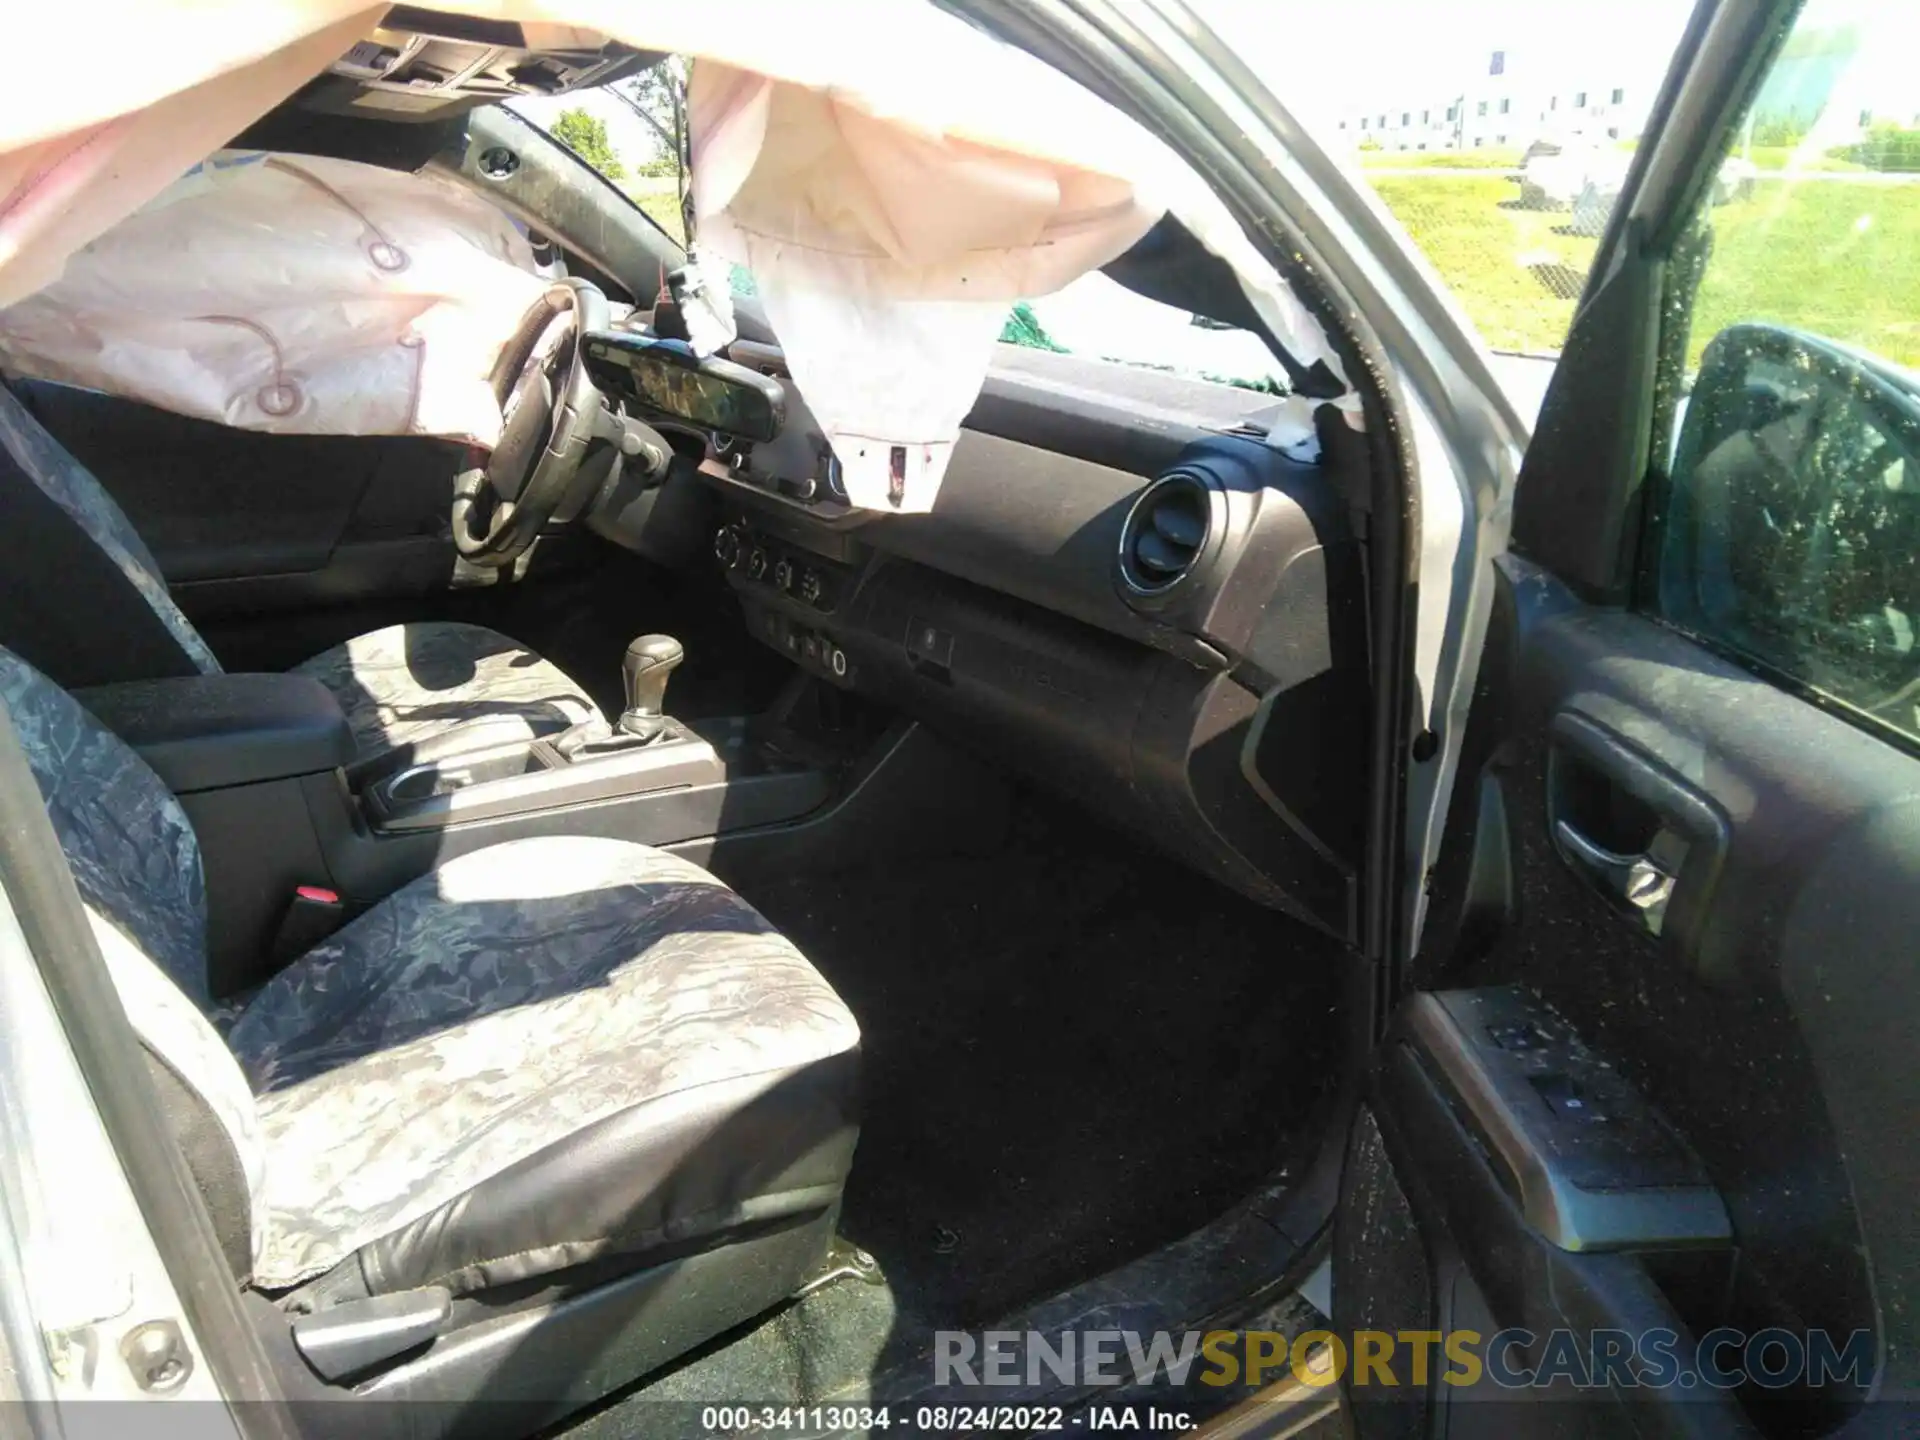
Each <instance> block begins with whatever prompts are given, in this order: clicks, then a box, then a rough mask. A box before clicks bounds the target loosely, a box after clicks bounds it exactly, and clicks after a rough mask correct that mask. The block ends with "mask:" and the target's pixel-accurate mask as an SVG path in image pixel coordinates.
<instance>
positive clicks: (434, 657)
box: [0, 385, 600, 759]
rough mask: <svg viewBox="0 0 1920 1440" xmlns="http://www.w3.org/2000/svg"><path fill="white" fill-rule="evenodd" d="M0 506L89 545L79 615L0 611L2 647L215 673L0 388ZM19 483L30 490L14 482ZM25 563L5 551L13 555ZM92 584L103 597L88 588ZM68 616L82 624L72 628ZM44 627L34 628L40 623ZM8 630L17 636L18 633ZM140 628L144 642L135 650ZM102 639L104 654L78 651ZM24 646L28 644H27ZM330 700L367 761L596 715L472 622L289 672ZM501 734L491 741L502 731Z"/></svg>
mask: <svg viewBox="0 0 1920 1440" xmlns="http://www.w3.org/2000/svg"><path fill="white" fill-rule="evenodd" d="M0 451H4V455H0V508H16V506H17V504H19V503H25V502H26V501H28V500H33V501H35V502H36V503H38V504H41V505H43V506H44V505H46V504H48V503H49V502H50V503H51V506H52V507H53V509H54V511H55V512H56V513H57V514H58V515H59V516H62V517H64V519H63V520H62V521H61V522H60V528H61V530H62V532H63V535H65V536H76V535H77V536H78V537H79V538H78V540H77V542H76V543H78V544H79V545H80V546H82V547H83V548H85V549H87V550H88V551H89V552H90V553H89V555H88V559H89V564H90V565H91V566H92V568H91V569H90V571H89V572H88V574H89V576H90V577H91V578H88V579H84V580H83V581H81V582H79V583H82V584H83V586H84V589H85V591H86V593H87V596H88V599H89V602H90V603H89V605H88V606H87V607H85V610H84V612H83V613H80V614H69V613H68V611H69V609H70V607H58V606H56V607H54V608H53V609H51V610H48V611H47V612H46V613H45V614H43V615H42V616H41V617H40V619H41V620H42V621H45V622H47V623H53V622H54V621H55V620H58V621H59V622H60V633H57V634H45V633H38V632H37V631H36V630H35V629H34V628H33V626H32V624H31V622H30V620H29V617H28V616H26V615H25V614H24V613H11V612H9V611H4V610H0V642H4V643H6V644H7V645H8V646H10V647H12V648H14V649H16V650H18V651H22V652H23V653H25V654H26V656H27V657H28V658H29V659H31V660H32V661H33V662H34V663H35V664H37V665H39V666H41V667H42V668H43V669H45V670H47V671H48V672H49V673H50V674H51V675H52V676H53V678H55V679H56V680H59V681H61V682H62V683H64V684H67V685H74V686H78V685H91V684H98V683H101V682H103V681H112V680H146V679H153V678H157V677H159V676H163V675H196V674H197V675H217V674H219V673H220V662H219V661H218V660H216V659H215V658H214V654H213V651H212V649H211V648H209V647H208V645H207V643H206V641H205V640H204V639H203V638H201V635H200V632H199V631H197V630H195V629H194V628H193V622H192V621H190V620H188V619H187V617H186V615H185V614H183V613H182V612H181V610H180V607H179V606H178V605H176V604H175V603H174V601H173V597H172V594H171V593H170V592H169V590H168V588H167V582H166V579H165V577H164V576H163V575H162V574H161V573H160V566H159V565H158V563H157V562H156V561H155V560H154V558H153V554H152V552H150V551H149V550H148V549H147V547H146V545H145V543H144V542H143V541H142V540H141V538H140V536H139V533H138V532H137V531H135V529H134V528H133V524H132V522H131V521H130V520H128V519H127V516H126V513H125V512H124V511H123V510H122V509H121V508H120V506H119V504H118V503H117V502H116V501H115V500H114V498H113V496H112V495H110V494H109V493H108V492H107V489H106V487H105V486H104V485H102V484H101V483H100V481H99V480H98V479H97V478H95V476H94V475H93V473H92V472H91V471H89V470H88V469H87V468H86V466H84V465H82V464H81V463H80V462H79V461H78V460H76V459H75V458H74V457H73V455H71V454H70V453H69V452H68V451H67V450H66V448H65V447H64V446H62V445H61V444H60V442H59V441H58V440H56V439H55V438H54V437H53V436H52V435H51V434H49V433H48V432H47V430H46V427H45V426H43V425H41V424H40V422H39V421H38V420H36V419H35V418H34V416H33V414H32V413H31V412H30V411H29V410H28V409H27V407H26V406H25V405H23V404H21V402H20V400H19V399H18V398H17V397H16V396H15V395H14V394H13V393H12V391H10V390H9V389H8V388H7V387H6V386H5V385H0ZM21 487H26V488H25V489H22V488H21ZM22 558H31V557H18V556H15V557H10V559H13V560H19V559H22ZM36 588H39V589H45V588H47V587H45V586H44V585H42V586H38V587H36V586H34V585H27V586H25V587H24V588H22V590H21V591H20V593H18V594H12V595H10V597H9V598H10V600H11V601H12V602H14V603H13V606H12V609H13V611H21V612H24V610H25V608H26V606H27V603H28V602H31V601H33V600H35V599H36V598H37V596H36ZM95 591H98V592H100V593H98V594H95V593H94V592H95ZM76 620H84V621H88V622H92V623H91V624H89V625H87V626H86V628H83V629H74V628H72V627H73V623H74V621H76ZM42 628H44V627H42ZM16 632H18V633H16ZM136 635H137V636H138V637H140V638H141V639H142V640H143V642H144V643H142V644H135V643H134V640H135V637H136ZM100 636H108V637H112V638H110V639H109V640H108V642H107V643H108V649H107V651H106V652H105V653H106V655H108V656H113V657H115V659H116V661H117V663H115V664H114V665H113V666H112V668H110V669H105V670H104V673H103V671H102V667H103V666H104V665H105V664H106V660H105V659H104V658H103V656H101V655H95V656H93V657H91V658H90V659H87V660H83V659H82V658H81V657H80V656H79V655H78V654H76V653H75V652H76V651H79V650H82V649H86V650H92V649H95V648H96V646H97V645H98V644H99V640H98V637H100ZM29 642H31V643H29ZM297 672H298V673H300V674H303V675H309V676H312V677H313V678H314V679H316V680H318V681H319V682H320V683H321V684H323V685H325V686H326V687H327V689H329V690H331V691H332V692H333V694H334V696H335V697H336V698H337V699H338V700H339V701H340V708H341V710H342V711H344V712H345V714H346V717H347V724H348V725H349V726H350V727H351V728H352V731H353V736H354V742H355V744H356V746H357V747H358V749H359V751H360V755H361V757H362V758H363V759H365V758H370V757H372V756H376V755H380V754H383V753H385V752H386V751H388V750H394V749H399V748H402V747H404V746H407V745H415V744H418V743H420V742H421V741H423V740H426V739H429V738H430V737H432V736H435V735H439V734H441V733H443V732H445V731H448V730H452V729H454V728H456V727H458V726H460V725H464V724H466V723H468V722H469V721H473V720H483V719H484V720H492V721H496V722H500V723H503V724H506V725H511V726H512V727H514V729H515V730H516V731H517V732H518V733H520V734H529V735H547V734H552V733H555V732H557V731H560V730H564V729H566V728H567V727H568V726H569V725H572V724H575V723H576V722H578V721H581V720H593V719H599V718H600V712H599V710H598V709H597V708H596V707H595V705H594V703H593V701H592V700H591V699H589V698H588V697H587V692H586V691H585V690H583V689H581V688H580V686H578V685H576V684H575V683H574V682H573V681H572V680H571V679H570V678H568V676H567V675H566V673H565V672H564V671H562V670H561V669H560V668H559V667H558V666H556V665H553V664H551V663H550V662H548V661H546V660H543V659H542V658H541V657H540V656H538V655H536V654H534V653H533V652H532V651H531V650H528V649H526V648H525V647H524V646H522V645H519V644H517V643H515V642H514V641H512V640H510V639H508V638H507V637H506V636H504V635H502V634H500V633H499V632H498V631H495V630H488V629H486V628H484V627H483V626H479V625H461V624H452V623H440V622H434V623H426V624H415V625H393V626H389V627H388V628H386V629H384V630H376V631H373V632H371V633H370V634H366V635H360V636H357V637H355V638H354V639H352V640H349V641H348V642H347V643H346V644H344V645H336V646H334V647H333V649H331V650H326V651H323V652H322V653H320V654H318V655H316V656H314V657H313V658H312V659H310V660H308V661H306V662H305V663H303V664H301V665H300V666H298V667H297ZM498 736H499V732H498V730H497V729H492V730H490V736H489V738H498Z"/></svg>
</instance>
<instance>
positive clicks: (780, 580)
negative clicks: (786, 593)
mask: <svg viewBox="0 0 1920 1440" xmlns="http://www.w3.org/2000/svg"><path fill="white" fill-rule="evenodd" d="M773 583H774V586H775V588H777V589H780V590H791V589H793V562H792V561H791V560H782V561H781V562H780V563H779V564H778V565H776V566H774V567H773Z"/></svg>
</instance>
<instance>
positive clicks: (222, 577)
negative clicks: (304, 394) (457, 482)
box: [19, 382, 464, 622]
mask: <svg viewBox="0 0 1920 1440" xmlns="http://www.w3.org/2000/svg"><path fill="white" fill-rule="evenodd" d="M19 389H20V391H21V393H22V396H23V398H24V399H25V400H26V402H27V403H28V404H29V405H30V406H31V407H32V409H33V411H34V413H35V414H36V415H37V416H38V417H39V419H40V421H41V423H42V424H44V425H45V426H46V427H47V429H48V430H49V431H51V432H52V433H53V435H54V436H55V437H56V438H58V439H59V441H60V442H61V443H62V444H63V445H65V446H66V447H67V449H69V450H70V451H72V452H73V454H74V455H75V456H76V457H77V458H78V459H79V460H80V462H81V463H82V464H84V465H85V466H86V467H87V468H88V469H89V470H91V471H92V472H93V473H94V475H95V476H97V477H98V478H99V480H100V482H101V483H102V484H103V485H105V486H106V488H107V490H108V491H109V492H110V493H111V494H112V495H113V497H114V499H115V500H117V501H118V502H119V504H120V507H121V508H122V509H123V510H125V511H126V513H127V517H128V519H129V520H131V521H132V522H133V526H134V528H135V529H136V530H137V531H138V532H139V533H140V537H141V538H142V539H143V540H144V541H146V544H147V548H148V549H149V550H151V551H152V552H153V556H154V558H155V559H156V560H157V561H158V562H159V563H160V568H161V570H162V572H163V573H164V574H165V575H166V577H167V581H168V583H169V585H170V586H171V587H172V589H173V592H174V595H175V598H176V599H177V600H178V601H179V603H180V606H181V608H182V609H184V610H185V611H186V612H187V613H188V615H189V616H190V617H191V618H193V619H194V620H195V621H196V622H205V621H207V620H212V619H218V618H220V617H222V616H226V615H232V614H247V613H255V612H258V611H260V610H277V609H301V608H306V607H311V606H319V605H329V604H341V603H348V602H360V601H376V600H383V599H396V598H401V597H406V596H418V595H422V594H431V593H433V592H434V591H436V590H444V589H445V588H446V586H447V584H448V582H449V581H450V579H451V577H452V575H453V572H454V551H453V544H452V540H451V538H450V536H449V534H448V531H447V509H448V503H449V500H450V498H451V494H452V484H453V477H454V475H455V474H456V473H458V470H459V468H460V465H461V463H462V455H463V453H464V452H463V450H462V448H461V447H460V446H458V445H455V444H452V443H450V442H447V441H442V440H428V439H420V438H416V437H399V436H393V437H388V436H376V437H362V436H343V435H264V434H259V433H256V432H253V431H247V430H236V429H232V428H230V427H227V426H224V425H216V424H213V423H211V422H209V421H205V420H196V419H190V418H188V417H186V416H182V415H175V414H172V413H170V412H168V411H164V410H158V409H155V408H153V407H151V406H148V405H142V404H139V403H137V402H135V401H130V400H124V399H120V398H118V397H116V396H111V395H104V394H100V393H98V392H96V391H91V390H80V389H75V388H73V387H70V386H65V385H55V384H48V383H45V382H33V383H29V384H24V385H22V386H20V387H19Z"/></svg>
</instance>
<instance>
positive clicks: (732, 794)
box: [77, 635, 841, 997]
mask: <svg viewBox="0 0 1920 1440" xmlns="http://www.w3.org/2000/svg"><path fill="white" fill-rule="evenodd" d="M681 658H682V651H681V648H680V646H679V643H678V642H677V641H675V640H673V639H672V638H671V637H668V636H659V635H650V636H642V637H641V638H640V639H639V640H636V641H635V642H634V643H633V645H632V646H630V647H629V649H628V653H627V658H626V662H625V665H624V667H623V668H624V675H625V679H626V688H627V706H626V709H625V710H624V711H623V712H622V713H621V715H620V716H619V717H618V719H617V720H616V721H614V722H612V723H608V722H605V721H600V720H594V721H590V722H586V723H584V724H580V725H576V726H574V727H573V728H572V729H570V730H566V731H562V732H560V733H558V734H552V735H544V736H538V737H535V736H530V735H529V734H528V733H527V731H526V729H525V727H524V725H523V724H522V723H521V722H520V721H519V720H518V719H517V718H514V717H505V716H502V717H493V718H482V719H478V720H474V721H471V722H469V723H467V724H464V725H460V726H458V727H456V728H454V729H452V730H449V731H445V732H442V733H441V734H439V735H436V736H433V737H431V738H430V739H428V740H426V741H424V742H421V743H418V744H414V745H409V746H405V747H402V748H401V749H398V750H394V751H390V752H388V753H386V754H384V755H381V756H377V757H373V758H372V759H369V760H357V759H356V758H355V753H354V744H353V738H352V735H351V734H350V732H349V730H348V727H347V723H346V720H345V718H344V716H343V715H342V714H341V711H340V706H339V703H338V701H336V700H335V698H334V697H333V695H332V694H331V693H330V692H329V691H327V690H326V689H325V688H324V687H323V686H321V685H320V684H319V683H318V682H316V681H314V680H311V679H309V678H307V677H304V676H299V675H216V676H191V677H182V678H176V679H168V680H156V681H142V682H137V683H133V684H125V685H108V686H99V687H96V688H94V689H91V690H85V691H81V692H78V696H77V698H79V699H80V701H81V702H82V703H83V704H85V705H87V706H88V707H89V708H90V709H91V710H92V711H93V712H94V714H95V715H96V716H97V717H98V718H99V719H100V720H101V721H102V722H103V723H105V724H106V725H107V726H108V728H110V729H112V730H113V731H115V732H116V733H117V734H118V735H120V737H121V738H122V739H124V740H125V741H127V742H128V743H129V744H130V745H132V746H133V748H134V749H135V750H137V751H138V752H140V754H141V755H142V756H143V757H144V758H145V759H146V761H147V762H148V764H150V765H151V766H152V767H153V768H154V770H155V772H156V773H157V774H158V775H159V776H160V778H161V779H162V780H164V781H165V782H166V783H167V785H168V787H169V788H170V789H171V790H173V792H174V793H175V795H176V796H177V797H178V798H179V800H180V803H181V806H182V808H183V809H184V810H185V811H186V813H187V817H188V819H189V820H190V821H191V823H192V825H193V828H194V831H195V834H196V835H197V836H198V838H199V841H200V848H201V853H202V858H203V861H204V869H205V874H206V884H207V908H208V951H209V971H208V984H209V988H210V990H211V992H212V994H213V995H214V996H215V997H223V996H226V995H230V994H233V993H235V992H238V991H241V990H244V989H246V988H247V987H249V986H251V985H253V984H256V983H258V982H259V981H261V980H264V979H265V978H267V976H269V975H270V974H272V973H273V972H274V971H275V970H276V969H278V968H280V967H281V966H283V965H285V964H286V963H287V962H288V961H290V960H292V959H293V958H295V957H296V956H297V955H299V954H300V953H302V952H304V951H305V950H306V949H308V948H309V947H311V946H312V945H313V944H315V943H317V942H318V941H319V940H320V939H322V938H324V936H325V935H326V934H328V933H330V932H331V930H333V929H335V928H337V927H338V926H339V925H340V924H342V923H344V922H345V921H346V920H347V919H349V918H350V917H351V916H352V915H354V914H356V913H358V911H360V910H361V909H364V908H365V907H366V906H368V905H371V904H373V903H375V902H376V901H378V900H380V899H382V898H383V897H385V896H387V895H389V894H391V893H392V892H393V891H395V890H397V889H398V888H399V887H400V886H402V885H405V884H406V883H408V882H409V881H411V880H413V879H415V878H417V877H419V876H421V875H424V874H426V873H427V872H428V871H430V870H432V869H433V868H434V867H435V866H436V865H438V864H441V863H443V862H444V861H446V860H449V859H452V858H454V857H456V856H458V855H461V854H465V853H467V852H469V851H473V850H478V849H481V848H483V847H485V846H489V845H496V844H499V843H501V842H503V841H510V840H518V839H524V838H531V837H535V836H547V835H569V836H582V835H584V836H600V837H605V838H609V839H617V840H625V841H630V842H637V843H641V844H646V845H654V846H662V847H665V846H673V845H681V844H685V843H687V842H697V841H703V840H711V839H714V838H716V837H723V836H727V835H729V834H734V833H740V832H746V831H755V830H763V829H765V828H766V827H770V826H777V825H780V824H781V823H783V822H788V821H795V820H799V819H801V818H802V817H805V816H807V815H809V814H811V813H812V812H814V811H817V810H819V809H821V807H823V806H824V805H826V804H827V802H828V801H829V800H830V799H832V798H833V796H834V792H835V784H836V778H837V776H838V773H839V770H840V768H841V763H840V757H838V756H836V755H835V754H833V753H831V751H823V750H820V749H818V748H810V747H809V746H808V744H807V743H806V742H805V741H804V740H803V739H800V738H798V737H788V736H786V735H785V734H784V732H783V730H782V728H781V726H780V724H779V717H777V716H776V717H773V720H772V722H771V723H756V722H752V721H749V720H746V719H738V718H730V719H721V720H713V721H701V722H699V723H697V724H692V725H689V724H686V723H683V722H681V721H679V720H676V719H674V718H672V717H670V716H668V715H667V714H666V713H665V711H664V708H663V707H664V702H665V695H666V687H667V680H668V677H669V676H670V675H671V674H672V672H673V670H674V668H675V667H676V666H677V665H678V664H679V663H680V660H681Z"/></svg>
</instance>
